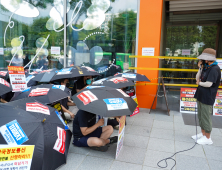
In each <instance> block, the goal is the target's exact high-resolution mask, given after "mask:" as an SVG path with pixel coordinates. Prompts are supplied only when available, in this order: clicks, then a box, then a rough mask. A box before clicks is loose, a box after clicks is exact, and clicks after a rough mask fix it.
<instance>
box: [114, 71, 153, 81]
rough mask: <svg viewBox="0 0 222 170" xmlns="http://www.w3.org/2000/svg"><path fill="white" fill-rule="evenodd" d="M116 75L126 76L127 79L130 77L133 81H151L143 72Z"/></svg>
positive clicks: (118, 74) (117, 75)
mask: <svg viewBox="0 0 222 170" xmlns="http://www.w3.org/2000/svg"><path fill="white" fill-rule="evenodd" d="M114 76H115V77H124V78H127V79H130V80H132V81H148V82H150V80H149V79H148V78H147V77H146V76H145V75H143V74H138V73H131V72H129V73H117V74H116V75H114Z"/></svg>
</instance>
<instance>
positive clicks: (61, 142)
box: [53, 127, 66, 154]
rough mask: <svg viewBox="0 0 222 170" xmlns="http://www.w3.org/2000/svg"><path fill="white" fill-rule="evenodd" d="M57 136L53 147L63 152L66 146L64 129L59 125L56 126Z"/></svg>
mask: <svg viewBox="0 0 222 170" xmlns="http://www.w3.org/2000/svg"><path fill="white" fill-rule="evenodd" d="M57 136H58V138H57V140H56V142H55V145H54V147H53V149H55V150H56V151H58V152H60V153H62V154H64V153H65V150H66V148H65V141H66V131H65V130H64V129H62V128H60V127H57Z"/></svg>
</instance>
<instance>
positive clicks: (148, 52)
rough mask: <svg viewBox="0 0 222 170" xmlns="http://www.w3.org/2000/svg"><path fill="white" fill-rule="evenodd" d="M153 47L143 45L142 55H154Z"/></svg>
mask: <svg viewBox="0 0 222 170" xmlns="http://www.w3.org/2000/svg"><path fill="white" fill-rule="evenodd" d="M154 52H155V48H149V47H143V48H142V56H154Z"/></svg>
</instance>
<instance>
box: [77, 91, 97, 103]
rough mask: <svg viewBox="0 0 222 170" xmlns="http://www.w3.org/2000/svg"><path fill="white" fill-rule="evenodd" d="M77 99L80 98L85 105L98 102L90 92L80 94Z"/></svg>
mask: <svg viewBox="0 0 222 170" xmlns="http://www.w3.org/2000/svg"><path fill="white" fill-rule="evenodd" d="M77 98H79V100H81V101H82V102H83V104H84V105H87V104H89V103H91V102H93V101H95V100H98V98H97V97H96V96H95V95H94V94H93V93H92V92H91V91H89V90H87V91H84V92H82V93H80V94H79V95H77Z"/></svg>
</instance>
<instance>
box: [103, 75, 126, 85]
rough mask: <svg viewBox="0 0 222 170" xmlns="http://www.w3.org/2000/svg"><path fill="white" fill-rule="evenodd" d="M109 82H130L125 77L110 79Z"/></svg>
mask: <svg viewBox="0 0 222 170" xmlns="http://www.w3.org/2000/svg"><path fill="white" fill-rule="evenodd" d="M107 81H112V82H113V83H115V84H118V83H126V82H128V80H127V79H126V78H123V77H115V78H112V79H109V80H107Z"/></svg>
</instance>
